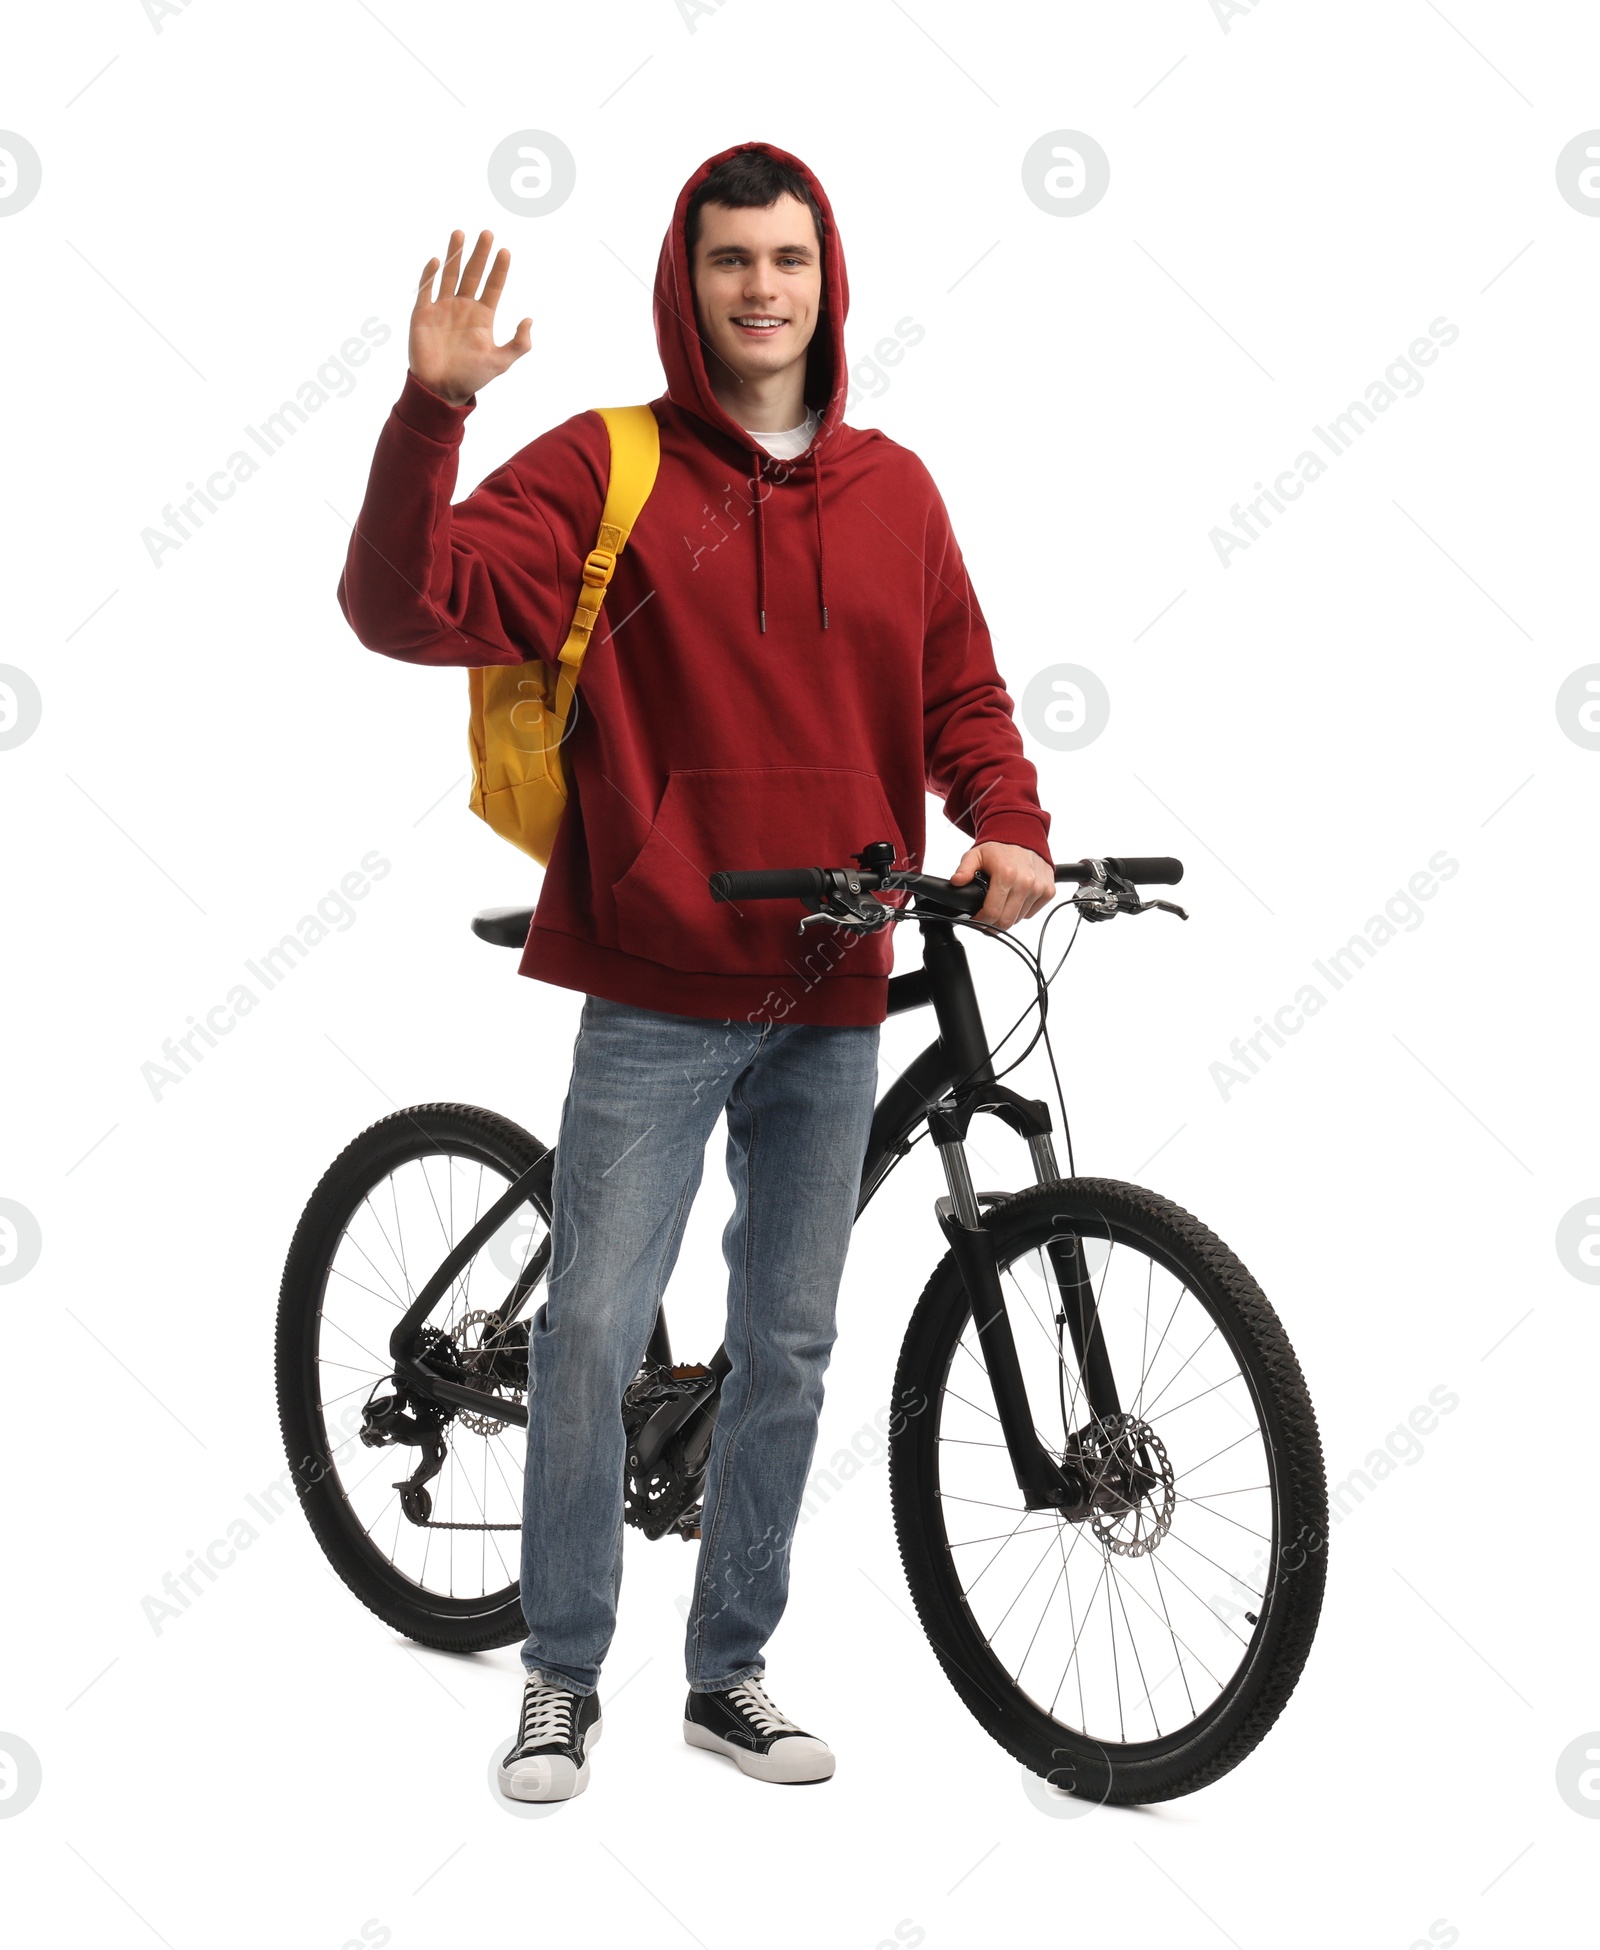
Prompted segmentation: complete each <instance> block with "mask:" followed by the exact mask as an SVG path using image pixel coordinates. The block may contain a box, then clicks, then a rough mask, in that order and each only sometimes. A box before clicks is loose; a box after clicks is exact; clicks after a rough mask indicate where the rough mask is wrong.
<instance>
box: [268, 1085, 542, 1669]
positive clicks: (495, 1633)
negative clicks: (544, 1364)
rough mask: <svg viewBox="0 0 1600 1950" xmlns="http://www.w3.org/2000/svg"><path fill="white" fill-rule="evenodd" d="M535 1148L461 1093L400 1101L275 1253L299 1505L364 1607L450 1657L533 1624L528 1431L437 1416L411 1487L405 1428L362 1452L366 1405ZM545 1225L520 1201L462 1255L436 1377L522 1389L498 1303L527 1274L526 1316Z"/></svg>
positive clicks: (441, 1317)
mask: <svg viewBox="0 0 1600 1950" xmlns="http://www.w3.org/2000/svg"><path fill="white" fill-rule="evenodd" d="M546 1149H547V1147H546V1146H544V1145H542V1144H540V1143H539V1141H538V1140H537V1139H536V1138H534V1137H531V1136H530V1135H529V1134H528V1132H526V1131H524V1130H523V1129H521V1127H520V1126H518V1125H516V1124H513V1123H512V1122H511V1121H510V1120H509V1119H508V1118H504V1117H500V1116H497V1115H496V1114H495V1113H494V1112H493V1111H487V1110H478V1109H474V1108H472V1107H470V1106H468V1105H464V1104H421V1105H418V1106H416V1107H415V1108H413V1109H411V1110H401V1111H396V1112H395V1113H394V1115H393V1116H390V1117H385V1118H383V1119H381V1120H380V1121H379V1122H378V1123H376V1124H374V1125H372V1126H371V1127H370V1129H368V1130H366V1131H363V1132H362V1134H361V1135H360V1137H358V1138H356V1139H355V1140H354V1142H353V1143H351V1144H350V1145H348V1146H347V1147H346V1148H345V1150H344V1151H343V1152H341V1153H340V1155H339V1157H338V1158H337V1159H335V1161H334V1162H333V1164H332V1165H330V1166H329V1168H328V1170H327V1171H326V1173H325V1174H324V1175H323V1178H322V1182H321V1183H320V1184H319V1185H318V1186H317V1189H316V1190H315V1192H313V1193H312V1195H311V1198H310V1201H309V1202H308V1204H307V1206H306V1209H305V1212H304V1213H303V1215H302V1216H301V1219H300V1223H299V1225H298V1227H297V1228H296V1230H295V1235H294V1239H293V1241H292V1243H291V1245H290V1248H289V1256H288V1259H287V1261H286V1263H285V1266H284V1272H283V1284H282V1287H281V1290H280V1294H279V1302H278V1336H277V1375H278V1414H279V1420H280V1423H281V1425H282V1428H283V1438H284V1444H285V1447H286V1448H287V1451H288V1456H289V1464H290V1468H291V1470H292V1471H293V1474H294V1480H295V1485H296V1488H297V1490H298V1491H299V1495H300V1502H301V1507H302V1508H303V1509H304V1511H305V1514H306V1518H307V1520H308V1521H309V1523H310V1525H311V1528H312V1530H313V1532H314V1533H315V1535H316V1538H317V1541H318V1543H319V1544H320V1545H321V1546H322V1548H323V1550H324V1552H325V1553H326V1554H327V1557H328V1561H329V1562H330V1563H331V1564H332V1566H333V1568H334V1569H335V1570H336V1571H337V1572H338V1574H339V1576H340V1577H341V1578H342V1579H343V1580H344V1582H345V1583H346V1584H347V1585H348V1586H349V1587H350V1589H351V1590H352V1591H353V1592H354V1593H355V1595H356V1596H357V1597H358V1598H359V1599H360V1600H361V1601H362V1603H363V1604H365V1605H367V1606H368V1607H369V1608H370V1609H371V1610H372V1611H374V1612H376V1613H377V1614H378V1616H379V1617H380V1618H382V1619H384V1620H385V1621H386V1622H387V1623H388V1624H390V1625H392V1626H393V1627H394V1628H395V1629H396V1630H397V1631H400V1632H404V1633H405V1634H406V1635H407V1636H408V1637H410V1638H414V1639H416V1640H418V1641H419V1642H420V1643H422V1644H424V1645H433V1646H438V1647H441V1648H442V1649H445V1650H448V1651H458V1652H467V1651H482V1650H484V1649H486V1648H488V1647H490V1646H498V1645H511V1644H514V1643H515V1642H517V1641H519V1640H520V1639H521V1638H523V1636H524V1635H525V1631H526V1627H525V1626H524V1624H523V1619H522V1607H521V1604H520V1602H519V1598H518V1571H519V1565H518V1558H519V1537H520V1528H521V1522H522V1475H523V1455H524V1448H525V1443H524V1437H523V1431H522V1429H521V1428H520V1427H519V1426H517V1425H516V1424H515V1423H510V1422H504V1421H500V1420H498V1419H497V1418H496V1417H494V1416H493V1415H492V1414H491V1413H487V1412H484V1413H479V1412H475V1411H464V1410H443V1411H439V1414H438V1422H439V1427H438V1430H437V1434H438V1438H439V1441H440V1443H441V1444H442V1448H443V1455H442V1458H441V1461H440V1467H439V1469H438V1470H437V1471H436V1472H435V1473H434V1474H432V1475H431V1476H430V1477H428V1478H427V1479H426V1481H425V1483H421V1484H418V1485H417V1486H416V1487H415V1488H413V1489H411V1490H410V1491H409V1493H408V1494H407V1495H404V1496H403V1495H402V1485H404V1484H405V1483H406V1481H407V1479H409V1478H411V1477H412V1475H413V1472H414V1471H415V1470H416V1469H417V1468H418V1465H419V1462H420V1461H421V1459H422V1457H423V1455H424V1454H425V1451H424V1450H423V1449H422V1448H421V1447H420V1446H408V1445H406V1444H404V1443H400V1442H389V1443H386V1444H384V1445H383V1446H377V1447H369V1446H367V1445H366V1444H364V1443H363V1441H362V1439H361V1437H362V1430H363V1427H364V1415H363V1411H364V1409H365V1408H366V1405H367V1403H368V1402H369V1401H370V1400H371V1399H372V1398H373V1397H374V1395H381V1394H382V1393H383V1391H384V1389H385V1384H387V1383H389V1382H390V1380H391V1377H392V1375H393V1372H394V1370H393V1365H392V1363H391V1360H390V1357H389V1336H390V1335H391V1333H392V1332H393V1331H394V1327H395V1324H396V1322H397V1321H398V1320H399V1319H400V1317H401V1315H402V1314H403V1313H404V1312H405V1311H406V1309H407V1308H408V1307H409V1306H410V1304H411V1302H412V1301H413V1300H414V1299H415V1298H416V1296H417V1294H418V1293H419V1292H420V1291H421V1289H422V1287H423V1286H424V1285H425V1284H426V1282H427V1280H428V1278H429V1276H430V1275H431V1274H432V1273H433V1272H434V1271H435V1269H436V1268H437V1267H438V1266H439V1264H440V1262H441V1261H442V1260H443V1259H444V1258H445V1256H446V1254H447V1253H448V1252H449V1251H450V1249H451V1248H452V1247H453V1246H454V1245H455V1244H456V1243H457V1241H458V1240H460V1239H461V1238H463V1237H464V1236H465V1234H466V1233H467V1232H468V1231H469V1230H470V1229H471V1227H472V1226H473V1225H474V1224H475V1223H476V1221H477V1219H478V1218H479V1217H480V1216H481V1215H482V1214H483V1213H485V1212H487V1211H488V1210H489V1208H490V1206H491V1205H493V1204H494V1202H495V1201H496V1200H497V1199H498V1198H499V1197H500V1196H501V1194H502V1193H504V1192H505V1191H506V1190H507V1189H508V1187H509V1186H510V1185H512V1184H513V1183H514V1182H515V1181H516V1179H518V1178H519V1177H520V1176H521V1175H522V1173H523V1172H524V1171H526V1170H528V1169H529V1168H530V1167H531V1166H533V1165H535V1164H537V1163H538V1162H539V1160H540V1158H541V1157H543V1156H544V1155H545V1152H546ZM549 1220H550V1214H549V1212H548V1210H547V1209H546V1207H545V1205H544V1204H542V1203H540V1202H539V1201H538V1200H537V1199H530V1200H528V1201H527V1202H525V1203H524V1204H523V1205H521V1206H519V1207H518V1208H517V1210H516V1211H515V1212H513V1213H512V1214H511V1216H510V1217H509V1218H508V1219H507V1220H506V1222H505V1223H504V1224H503V1225H502V1226H501V1227H500V1228H499V1229H498V1230H497V1231H496V1233H495V1235H494V1236H493V1238H491V1239H489V1240H487V1241H486V1242H485V1244H484V1245H483V1247H482V1248H481V1249H480V1250H479V1252H478V1253H476V1254H475V1255H474V1257H473V1258H472V1259H470V1260H469V1261H468V1262H467V1264H466V1265H465V1266H464V1267H462V1269H461V1271H460V1272H459V1273H458V1275H457V1276H456V1278H455V1280H454V1281H453V1282H452V1283H451V1285H450V1287H449V1288H448V1289H447V1291H446V1292H445V1293H444V1294H443V1295H442V1296H441V1298H440V1300H439V1302H438V1304H437V1306H435V1308H434V1309H433V1311H432V1313H431V1314H430V1315H429V1317H428V1320H427V1322H426V1323H425V1324H424V1326H423V1328H422V1345H423V1346H424V1347H425V1349H426V1352H427V1355H428V1359H429V1363H430V1365H431V1366H432V1367H434V1368H435V1369H436V1370H437V1371H439V1372H442V1373H447V1374H449V1373H454V1374H457V1375H459V1377H460V1378H461V1380H462V1381H464V1382H466V1383H468V1384H469V1385H471V1386H474V1387H478V1388H488V1389H491V1390H493V1391H494V1392H495V1393H496V1394H499V1395H501V1396H502V1397H503V1398H505V1399H507V1400H508V1401H514V1400H518V1399H520V1398H521V1394H522V1390H520V1389H519V1388H517V1386H516V1385H515V1377H514V1373H513V1374H512V1375H511V1376H510V1377H509V1378H508V1374H507V1371H506V1365H505V1361H506V1357H505V1356H504V1355H503V1354H502V1353H501V1352H500V1350H501V1348H502V1346H503V1344H504V1339H505V1337H504V1335H503V1332H502V1330H501V1328H500V1326H499V1325H498V1323H497V1321H496V1311H497V1310H498V1309H500V1308H501V1307H502V1305H503V1303H504V1302H505V1301H506V1299H507V1297H508V1295H510V1294H511V1293H512V1292H513V1291H514V1290H516V1289H517V1288H519V1287H521V1288H525V1289H526V1291H525V1292H524V1294H523V1297H522V1299H521V1301H520V1304H519V1305H518V1307H517V1308H516V1310H515V1311H516V1312H517V1313H520V1314H521V1315H522V1316H523V1318H524V1319H525V1318H526V1313H527V1310H528V1308H529V1307H530V1306H531V1304H532V1298H533V1288H534V1287H535V1286H536V1285H537V1284H540V1283H542V1281H543V1278H544V1275H545V1269H546V1267H547V1265H548V1260H549V1251H550V1234H549ZM525 1347H526V1343H525V1342H524V1343H523V1349H524V1360H525ZM511 1365H512V1368H513V1370H514V1365H515V1364H514V1358H513V1360H512V1363H511ZM525 1375H526V1369H525V1365H524V1369H523V1378H524V1379H525ZM389 1392H391V1393H392V1392H393V1390H392V1388H391V1389H390V1391H389ZM391 1426H392V1424H391ZM370 1433H371V1431H370V1430H369V1434H370ZM397 1479H398V1480H397ZM408 1506H409V1507H408Z"/></svg>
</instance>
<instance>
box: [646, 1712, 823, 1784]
mask: <svg viewBox="0 0 1600 1950" xmlns="http://www.w3.org/2000/svg"><path fill="white" fill-rule="evenodd" d="M683 1737H684V1739H685V1740H686V1741H688V1743H689V1745H690V1746H691V1747H700V1748H703V1749H704V1751H705V1752H706V1753H708V1754H721V1755H722V1757H723V1758H724V1759H725V1760H731V1761H732V1762H733V1764H734V1766H735V1767H737V1768H738V1770H739V1772H740V1773H741V1774H748V1775H749V1776H750V1778H751V1780H753V1781H777V1782H780V1783H781V1784H783V1785H784V1786H786V1787H799V1786H801V1785H802V1784H804V1783H806V1782H810V1781H826V1780H829V1779H831V1778H832V1775H833V1754H832V1753H831V1752H830V1750H829V1749H828V1748H826V1747H824V1746H823V1745H822V1743H821V1741H816V1740H812V1739H810V1738H800V1737H798V1736H790V1737H789V1738H788V1739H785V1740H780V1741H778V1742H777V1743H776V1744H775V1746H774V1747H773V1748H772V1750H771V1752H769V1753H765V1754H753V1753H751V1752H750V1751H749V1750H748V1748H745V1747H736V1746H735V1745H734V1744H733V1742H732V1741H731V1740H724V1739H723V1738H722V1736H721V1734H718V1733H713V1732H712V1731H711V1730H710V1728H709V1727H703V1726H701V1725H699V1723H698V1722H697V1721H694V1720H685V1721H684V1723H683ZM785 1748H787V1749H789V1751H788V1753H787V1754H786V1753H785V1752H784V1749H785Z"/></svg>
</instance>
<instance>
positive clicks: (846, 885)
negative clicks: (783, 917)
mask: <svg viewBox="0 0 1600 1950" xmlns="http://www.w3.org/2000/svg"><path fill="white" fill-rule="evenodd" d="M833 878H834V882H835V884H834V887H833V889H832V891H831V892H830V893H829V895H828V897H827V899H826V900H825V901H824V902H823V905H822V908H821V911H820V912H818V913H816V914H806V915H803V916H802V917H801V921H800V925H799V927H798V928H797V929H796V930H795V931H796V933H798V934H804V933H805V931H806V929H807V928H808V927H812V926H815V925H816V924H817V923H818V922H823V921H825V922H827V923H828V925H829V926H830V927H836V928H852V929H854V931H855V932H856V933H857V934H876V933H877V931H878V930H879V929H880V928H882V927H885V926H887V925H888V923H889V922H890V921H891V920H892V919H893V917H894V914H895V911H896V910H895V909H893V908H891V907H886V906H885V905H884V904H883V902H882V901H881V900H879V899H878V897H877V895H876V894H873V893H871V892H869V891H868V889H866V888H865V887H863V886H862V884H861V876H860V875H859V874H858V873H857V872H856V871H855V870H854V869H853V868H851V867H844V868H841V869H839V870H838V871H837V872H836V873H835V874H834V876H833ZM840 883H842V884H840Z"/></svg>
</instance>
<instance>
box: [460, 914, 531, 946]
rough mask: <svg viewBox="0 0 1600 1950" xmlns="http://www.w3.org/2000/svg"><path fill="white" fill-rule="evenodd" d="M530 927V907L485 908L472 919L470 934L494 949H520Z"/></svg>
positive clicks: (525, 940)
mask: <svg viewBox="0 0 1600 1950" xmlns="http://www.w3.org/2000/svg"><path fill="white" fill-rule="evenodd" d="M532 926H533V909H532V908H531V907H486V908H485V909H484V910H483V912H482V913H481V914H474V915H473V917H472V932H473V933H474V934H475V935H476V936H477V937H478V939H479V940H480V941H488V942H491V943H492V944H493V945H494V946H495V947H496V948H521V947H522V946H524V944H525V943H526V942H527V939H528V930H529V928H530V927H532Z"/></svg>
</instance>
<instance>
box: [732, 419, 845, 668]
mask: <svg viewBox="0 0 1600 1950" xmlns="http://www.w3.org/2000/svg"><path fill="white" fill-rule="evenodd" d="M750 458H751V460H752V461H753V462H754V463H755V490H754V493H753V495H752V497H751V498H752V500H753V501H754V503H755V514H754V520H755V531H756V625H757V628H758V629H759V630H760V632H761V634H762V635H763V636H765V635H766V633H767V547H766V529H765V528H764V526H763V524H762V520H761V503H762V501H763V499H764V498H765V497H764V496H763V495H762V493H761V486H762V472H763V469H764V468H765V466H766V462H767V459H768V456H767V455H765V454H763V453H762V451H761V449H760V448H759V447H752V448H751V449H750ZM811 507H812V513H813V515H814V516H815V519H816V525H817V607H818V609H819V610H820V611H821V613H822V627H823V628H824V629H826V628H827V627H828V570H827V552H826V548H825V545H824V542H823V533H822V452H821V449H820V448H818V447H816V446H813V447H812V450H811Z"/></svg>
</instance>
